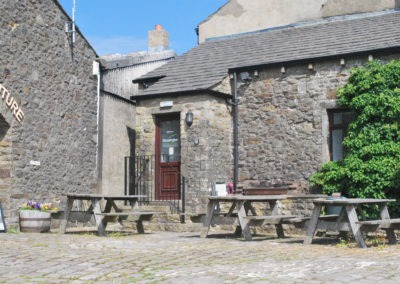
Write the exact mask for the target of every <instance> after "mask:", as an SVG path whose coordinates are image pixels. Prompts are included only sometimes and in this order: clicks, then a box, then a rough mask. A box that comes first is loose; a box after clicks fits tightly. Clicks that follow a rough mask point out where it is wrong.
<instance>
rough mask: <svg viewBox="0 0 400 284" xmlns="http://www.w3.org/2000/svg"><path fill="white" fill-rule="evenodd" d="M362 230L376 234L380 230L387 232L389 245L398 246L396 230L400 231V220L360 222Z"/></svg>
mask: <svg viewBox="0 0 400 284" xmlns="http://www.w3.org/2000/svg"><path fill="white" fill-rule="evenodd" d="M357 224H359V225H360V227H361V230H362V231H364V232H376V231H377V230H378V229H381V230H384V231H386V237H387V239H388V241H389V244H396V243H397V239H396V235H395V234H394V230H400V218H397V219H381V220H367V221H358V222H357Z"/></svg>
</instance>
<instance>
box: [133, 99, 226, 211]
mask: <svg viewBox="0 0 400 284" xmlns="http://www.w3.org/2000/svg"><path fill="white" fill-rule="evenodd" d="M161 101H173V104H174V105H173V107H172V108H166V109H162V108H160V102H161ZM189 110H191V111H192V112H193V117H194V121H193V124H192V126H190V127H188V126H187V125H186V124H185V121H184V120H185V115H186V113H187V112H188V111H189ZM136 111H137V113H136V135H137V140H136V154H137V155H138V156H140V155H154V149H155V146H154V145H155V144H154V143H155V117H156V116H157V115H161V114H166V113H180V118H181V174H182V176H183V177H184V178H185V181H186V184H185V187H186V198H185V200H186V211H187V212H188V213H189V214H196V213H203V212H205V208H206V205H207V201H208V199H207V197H208V196H209V195H210V190H211V186H212V184H213V183H215V182H228V181H229V180H231V179H232V177H231V176H232V171H233V168H232V167H233V164H232V128H231V127H232V126H231V123H232V122H231V114H230V112H231V107H230V106H229V105H227V104H226V102H225V100H224V99H223V98H220V97H216V96H211V95H207V94H203V95H202V94H198V95H188V96H181V97H164V98H154V99H141V100H138V101H137V106H136ZM196 141H198V142H199V143H198V144H196ZM149 179H150V180H149V183H151V182H152V180H153V179H154V176H149Z"/></svg>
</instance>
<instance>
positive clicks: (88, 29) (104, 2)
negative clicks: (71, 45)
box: [59, 0, 227, 55]
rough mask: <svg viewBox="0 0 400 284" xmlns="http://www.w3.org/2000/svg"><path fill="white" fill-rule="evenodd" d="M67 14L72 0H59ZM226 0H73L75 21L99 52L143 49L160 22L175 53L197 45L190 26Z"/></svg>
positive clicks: (181, 52)
mask: <svg viewBox="0 0 400 284" xmlns="http://www.w3.org/2000/svg"><path fill="white" fill-rule="evenodd" d="M59 2H60V3H61V5H62V6H63V7H64V9H65V10H66V12H67V13H68V14H69V15H71V11H72V3H73V0H59ZM226 2H227V0H76V16H75V17H76V23H77V25H78V27H79V29H80V30H81V31H82V32H83V34H84V35H85V37H86V38H87V39H88V40H89V42H90V43H91V44H92V46H93V47H94V49H95V50H96V52H97V53H98V54H99V55H105V54H111V53H121V54H126V53H130V52H136V51H143V50H147V33H148V31H149V30H152V29H154V26H155V25H156V24H161V25H162V26H163V27H164V29H165V30H167V31H168V32H169V37H170V48H171V49H173V50H175V52H176V53H178V55H181V54H183V53H184V52H186V51H188V50H189V49H191V48H193V47H195V46H196V45H197V36H196V33H195V31H194V29H195V28H196V27H197V25H198V24H199V23H200V22H202V21H204V20H205V19H206V18H207V17H208V16H209V15H211V14H212V13H214V12H215V11H217V9H218V8H219V7H221V6H222V5H223V4H225V3H226Z"/></svg>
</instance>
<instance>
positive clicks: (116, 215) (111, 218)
mask: <svg viewBox="0 0 400 284" xmlns="http://www.w3.org/2000/svg"><path fill="white" fill-rule="evenodd" d="M156 214H159V212H146V211H135V212H109V213H96V215H99V216H103V219H102V223H103V226H104V230H105V229H106V227H107V223H108V222H116V221H120V220H122V219H124V218H126V219H128V218H129V217H132V220H129V221H133V222H136V229H137V231H138V233H139V234H144V228H143V223H142V222H143V221H150V220H151V218H152V217H153V215H156Z"/></svg>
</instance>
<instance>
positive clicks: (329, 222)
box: [304, 198, 400, 248]
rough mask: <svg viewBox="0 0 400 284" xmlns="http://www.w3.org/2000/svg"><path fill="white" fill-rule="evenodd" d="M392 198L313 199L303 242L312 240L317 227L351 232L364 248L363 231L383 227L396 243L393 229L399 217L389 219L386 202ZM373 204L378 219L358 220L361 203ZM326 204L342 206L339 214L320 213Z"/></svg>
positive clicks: (398, 223)
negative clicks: (376, 209) (376, 207)
mask: <svg viewBox="0 0 400 284" xmlns="http://www.w3.org/2000/svg"><path fill="white" fill-rule="evenodd" d="M393 201H395V200H394V199H370V198H343V199H342V198H341V199H326V198H325V199H323V198H320V199H315V200H313V203H314V210H313V214H312V216H311V218H310V221H309V224H308V228H307V235H306V237H305V239H304V244H305V245H309V244H311V242H312V239H313V236H314V233H315V231H316V230H317V229H325V230H332V231H339V232H350V233H352V234H353V236H354V238H355V240H356V242H357V244H358V246H359V247H361V248H366V247H367V246H366V244H365V240H364V236H363V233H365V232H371V231H376V230H378V229H383V230H385V231H386V237H387V239H388V241H389V243H390V244H396V243H397V240H396V236H395V234H394V230H395V229H399V228H400V219H390V216H389V211H388V209H387V203H389V202H393ZM366 204H367V205H368V204H375V205H378V207H379V213H380V218H381V219H378V220H365V221H364V220H362V221H360V220H359V217H358V213H357V210H356V209H357V208H358V207H359V206H361V205H366ZM328 205H335V206H342V209H341V212H340V214H339V215H328V216H324V215H322V207H324V206H328Z"/></svg>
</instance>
